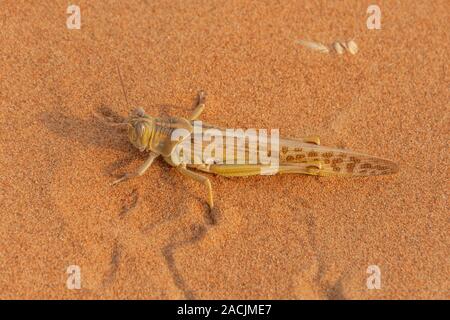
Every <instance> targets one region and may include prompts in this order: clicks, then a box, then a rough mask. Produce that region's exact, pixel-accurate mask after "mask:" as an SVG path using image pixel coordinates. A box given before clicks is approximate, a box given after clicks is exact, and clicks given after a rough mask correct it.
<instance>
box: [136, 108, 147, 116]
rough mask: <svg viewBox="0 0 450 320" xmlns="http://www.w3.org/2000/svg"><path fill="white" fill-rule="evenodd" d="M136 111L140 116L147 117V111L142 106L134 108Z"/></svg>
mask: <svg viewBox="0 0 450 320" xmlns="http://www.w3.org/2000/svg"><path fill="white" fill-rule="evenodd" d="M134 112H135V114H136V115H137V116H138V117H145V111H144V109H143V108H141V107H139V108H136V109H135V110H134Z"/></svg>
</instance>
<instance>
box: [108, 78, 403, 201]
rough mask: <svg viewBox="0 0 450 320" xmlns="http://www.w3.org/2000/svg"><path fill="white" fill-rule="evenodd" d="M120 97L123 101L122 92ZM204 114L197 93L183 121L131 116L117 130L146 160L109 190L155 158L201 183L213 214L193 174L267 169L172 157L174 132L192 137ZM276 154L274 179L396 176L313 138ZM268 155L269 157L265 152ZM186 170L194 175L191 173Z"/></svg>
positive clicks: (196, 156)
mask: <svg viewBox="0 0 450 320" xmlns="http://www.w3.org/2000/svg"><path fill="white" fill-rule="evenodd" d="M119 76H120V71H119ZM121 81H122V79H121ZM122 87H123V82H122ZM124 95H125V98H126V93H125V90H124ZM127 102H128V101H127ZM204 108H205V93H204V92H200V93H199V94H198V97H197V104H196V107H195V109H194V111H193V112H192V113H191V115H190V116H189V117H188V118H182V117H171V118H155V117H151V116H149V115H147V114H146V113H145V111H144V110H143V109H142V108H138V109H135V110H134V111H132V112H131V114H130V116H129V117H128V118H127V120H126V122H125V123H122V125H126V127H127V130H128V138H129V140H130V142H131V143H132V144H133V145H134V146H135V147H136V148H137V149H139V150H140V151H141V152H148V158H147V159H146V160H145V162H144V163H143V164H142V165H141V166H140V167H139V168H138V169H137V170H136V171H135V172H133V173H127V174H125V175H123V176H122V177H121V178H119V179H117V180H115V181H114V182H113V183H112V184H113V185H114V184H117V183H119V182H122V181H125V180H127V179H130V178H133V177H137V176H141V175H143V174H144V173H145V171H147V169H148V168H149V167H150V166H151V164H152V163H153V161H154V160H155V159H156V158H158V157H159V156H161V157H162V158H163V159H164V160H165V161H166V162H167V163H168V164H170V165H171V166H174V167H176V169H177V170H178V171H179V172H180V173H182V174H183V175H185V176H187V177H190V178H193V179H195V180H196V181H198V182H200V183H202V184H203V185H204V186H205V187H206V188H207V189H208V200H207V202H208V204H209V206H210V208H213V206H214V204H213V195H212V188H211V182H210V180H209V178H207V177H206V176H204V175H201V174H199V173H198V172H197V171H202V172H207V173H215V174H218V175H221V176H227V177H233V176H251V175H260V174H261V173H262V170H263V169H265V168H267V164H262V163H259V162H257V163H249V162H248V161H247V162H245V161H246V160H245V161H244V163H242V162H241V163H238V164H236V163H235V164H228V163H224V162H225V161H224V162H223V163H220V162H219V163H217V162H212V163H211V162H210V161H207V160H208V159H204V157H203V151H204V148H201V149H200V150H199V149H198V148H195V147H194V148H192V149H191V150H192V152H191V153H190V155H189V157H191V159H190V160H191V161H188V163H183V161H182V159H180V158H179V157H178V156H177V155H175V150H176V147H177V145H178V144H179V143H181V140H172V134H173V132H174V131H175V130H177V129H183V130H186V131H187V132H188V133H192V130H193V124H194V121H195V120H196V119H198V117H199V116H200V115H201V113H202V112H203V110H204ZM205 126H206V127H208V128H214V129H217V130H219V131H220V132H222V133H223V136H224V137H226V136H227V132H226V130H224V129H222V128H218V127H215V126H212V125H208V124H205ZM183 141H184V142H186V141H188V143H193V141H194V139H193V135H192V134H189V135H188V136H185V137H184V139H183ZM189 141H190V142H189ZM240 148H243V149H244V150H243V151H244V154H245V155H246V157H245V159H248V158H249V157H248V153H249V152H250V149H249V145H248V143H245V144H244V145H242V146H241V147H240ZM278 149H279V152H278V155H277V156H278V158H277V160H278V165H277V170H276V172H277V173H280V174H284V173H298V174H307V175H315V176H328V175H335V176H373V175H385V174H392V173H395V172H397V171H398V166H397V165H396V164H395V163H394V162H392V161H390V160H386V159H381V158H378V157H374V156H370V155H366V154H361V153H356V152H353V151H349V150H344V149H338V148H331V147H325V146H321V145H320V140H319V137H316V136H311V137H303V138H300V139H279V145H278ZM241 151H242V150H241ZM258 152H259V150H258ZM268 152H269V153H270V149H269V150H268ZM222 155H223V154H222ZM174 159H175V160H176V161H174ZM191 169H196V170H197V171H193V170H191Z"/></svg>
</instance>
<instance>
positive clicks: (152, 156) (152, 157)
mask: <svg viewBox="0 0 450 320" xmlns="http://www.w3.org/2000/svg"><path fill="white" fill-rule="evenodd" d="M158 156H159V154H158V153H155V152H153V151H150V155H149V156H148V158H147V160H145V162H144V163H143V164H142V165H141V166H140V167H139V168H138V169H137V170H136V171H135V172H132V173H126V174H124V175H123V176H122V177H120V178H119V179H117V180H116V181H114V182H113V183H111V185H115V184H118V183H119V182H122V181H125V180H128V179H131V178H134V177H138V176H142V175H143V174H144V173H145V171H147V169H148V168H150V166H151V165H152V163H153V160H155V159H156V158H157V157H158Z"/></svg>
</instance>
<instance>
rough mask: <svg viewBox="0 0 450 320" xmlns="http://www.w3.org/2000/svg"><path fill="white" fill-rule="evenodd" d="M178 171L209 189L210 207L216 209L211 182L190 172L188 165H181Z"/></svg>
mask: <svg viewBox="0 0 450 320" xmlns="http://www.w3.org/2000/svg"><path fill="white" fill-rule="evenodd" d="M177 170H178V171H179V172H180V173H181V174H182V175H184V176H186V177H189V178H192V179H194V180H196V181H198V182H200V183H201V184H203V185H204V186H205V187H206V188H207V189H208V200H207V202H208V205H209V208H210V209H211V210H212V209H213V208H214V201H213V194H212V187H211V182H210V181H209V179H208V178H207V177H205V176H203V175H201V174H198V173H196V172H194V171H191V170H188V169H186V165H184V164H180V165H179V166H178V167H177Z"/></svg>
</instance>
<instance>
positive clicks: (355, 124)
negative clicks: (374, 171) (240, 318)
mask: <svg viewBox="0 0 450 320" xmlns="http://www.w3.org/2000/svg"><path fill="white" fill-rule="evenodd" d="M76 2H77V4H79V5H80V7H81V23H82V26H81V30H68V29H67V28H66V18H67V16H68V15H67V14H66V9H67V4H68V2H67V1H48V4H47V5H44V4H31V2H30V3H28V4H25V2H24V1H1V3H0V25H1V33H0V39H1V45H0V57H1V61H0V63H1V69H0V70H1V74H0V77H1V82H0V123H1V126H0V132H1V133H0V143H1V150H2V151H1V156H0V163H1V176H0V187H1V190H0V201H1V205H2V211H1V215H2V218H1V222H0V268H1V270H0V297H1V298H37V297H40V298H155V299H161V298H163V299H180V298H196V299H207V298H209V299H211V298H275V299H304V298H321V299H327V298H328V299H336V298H345V299H354V298H361V299H373V298H448V297H449V293H450V292H449V288H450V283H449V274H450V272H449V251H450V250H449V234H448V230H449V215H448V207H449V203H448V201H449V200H448V196H449V188H448V180H449V173H450V172H449V157H448V138H449V125H450V123H449V117H448V115H449V105H448V104H449V69H448V55H449V42H450V41H449V40H450V38H449V31H448V30H449V29H448V21H449V20H450V5H449V2H448V1H402V2H394V1H383V2H382V1H377V2H378V3H379V5H380V7H381V10H382V30H368V29H367V27H366V19H367V16H368V15H367V14H366V9H367V6H368V5H369V4H372V2H373V1H339V2H330V1H327V2H325V1H324V2H316V1H310V2H308V3H307V4H303V3H302V2H301V1H291V2H288V1H282V2H281V3H282V4H277V2H276V1H265V2H267V3H266V4H263V3H262V2H263V1H261V2H258V3H257V4H255V3H250V2H248V3H245V1H126V2H125V1H121V2H119V1H108V2H107V1H104V2H100V1H76ZM350 38H354V39H355V41H356V42H357V43H358V45H359V48H360V52H359V53H358V54H357V55H355V56H351V55H349V54H345V55H342V56H337V55H326V54H321V53H316V52H313V51H309V50H307V49H305V48H302V47H301V46H300V45H298V44H297V43H296V41H297V40H299V39H309V40H317V41H321V42H324V43H331V42H333V41H335V40H340V39H344V40H345V39H350ZM116 64H119V65H120V68H121V71H122V75H123V78H124V82H125V87H126V91H127V94H128V98H129V100H130V103H131V104H132V106H142V107H144V108H145V109H146V111H147V112H148V113H149V114H152V115H178V116H187V115H188V114H189V113H190V111H191V110H192V105H193V99H194V96H195V93H196V92H197V91H198V90H199V89H204V90H205V91H207V92H208V100H207V109H206V110H205V112H204V114H203V115H202V119H203V120H205V121H208V122H210V123H214V124H217V125H220V126H223V127H232V128H242V127H243V128H245V127H252V128H280V130H281V133H282V135H283V136H290V137H296V136H297V137H298V136H304V135H310V134H318V135H320V136H321V138H322V144H324V145H331V146H341V147H346V148H350V149H354V150H358V151H361V152H367V153H370V154H374V155H378V156H381V157H386V158H390V159H393V160H395V161H397V162H398V163H399V165H400V172H399V174H397V175H395V176H388V177H375V178H361V179H333V178H314V177H306V176H289V175H285V176H276V177H263V176H261V177H251V178H235V179H227V178H222V177H214V176H212V177H211V178H212V184H213V188H214V192H215V201H216V205H217V209H218V210H217V212H216V215H215V216H214V219H212V218H211V216H208V215H207V214H206V213H207V206H206V204H205V198H206V194H205V191H204V188H203V187H202V186H201V185H199V184H198V183H196V182H194V181H191V180H188V179H186V178H184V177H183V176H181V175H180V174H179V173H177V172H175V170H174V169H173V168H170V167H168V166H167V165H166V164H165V163H163V162H162V161H160V160H158V161H156V163H155V164H154V166H153V167H152V168H151V169H150V170H149V171H148V172H147V173H146V175H145V176H144V177H142V178H139V179H135V180H133V181H130V182H127V183H123V184H121V185H118V186H117V187H110V186H109V183H110V182H111V181H113V180H114V178H115V177H116V176H117V175H118V174H120V173H124V172H127V171H130V170H132V169H133V168H135V167H137V166H138V165H139V164H140V163H141V162H142V161H143V159H145V156H144V155H142V154H139V152H137V151H135V150H134V149H133V147H132V146H131V145H130V144H129V143H128V141H127V138H126V137H125V136H124V135H123V134H121V132H120V131H118V130H117V129H114V128H110V127H108V126H106V125H104V124H102V123H101V122H99V121H98V120H97V119H96V118H95V117H94V116H93V114H94V112H95V111H98V110H110V112H116V113H117V114H120V115H122V116H126V115H127V114H128V111H129V108H128V106H127V105H126V103H125V99H124V97H123V94H122V91H121V88H120V82H119V78H118V75H117V70H116ZM136 199H137V204H136V207H135V208H134V209H133V210H131V211H129V212H126V213H124V212H125V211H126V208H127V207H130V206H132V205H133V203H134V201H135V200H136ZM70 265H78V266H80V268H81V279H82V280H81V281H82V288H81V289H80V290H69V289H67V288H66V280H67V277H68V275H67V274H66V269H67V267H68V266H70ZM369 265H378V266H379V268H380V270H381V272H382V278H381V289H379V290H368V289H367V287H366V280H367V277H368V276H369V275H368V274H367V273H366V270H367V268H368V266H369Z"/></svg>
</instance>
